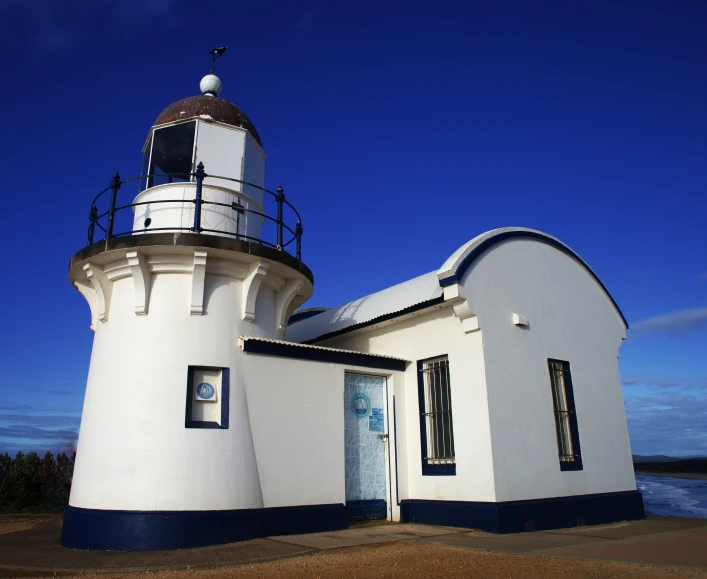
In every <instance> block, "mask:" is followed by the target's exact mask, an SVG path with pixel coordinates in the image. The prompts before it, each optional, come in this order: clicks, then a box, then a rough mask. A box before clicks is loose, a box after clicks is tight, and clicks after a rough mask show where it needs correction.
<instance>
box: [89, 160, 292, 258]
mask: <svg viewBox="0 0 707 579" xmlns="http://www.w3.org/2000/svg"><path fill="white" fill-rule="evenodd" d="M155 177H160V178H163V179H166V180H167V182H166V183H163V184H159V185H154V186H151V187H147V188H144V189H142V190H141V191H139V192H138V193H137V195H136V196H135V198H134V199H133V201H132V203H130V204H121V203H120V199H119V196H120V195H124V192H125V190H126V189H127V188H128V187H129V186H130V185H133V186H134V185H136V184H138V183H152V182H154V179H155ZM244 191H249V192H251V191H257V192H259V193H260V195H259V196H260V197H263V200H264V201H263V202H260V201H258V199H257V197H258V195H255V194H252V193H251V194H250V195H249V194H247V193H245V192H244ZM268 201H269V202H270V204H271V205H273V207H272V208H270V209H268V208H266V207H264V205H265V204H266V203H267V202H268ZM101 209H102V210H101ZM128 210H129V211H130V213H131V214H130V215H128ZM286 211H289V213H290V218H291V219H289V220H288V219H286V218H285V217H283V216H284V215H285V212H286ZM292 217H294V219H292ZM128 219H130V221H128ZM293 221H294V222H293ZM158 232H159V233H166V232H172V233H179V232H184V233H187V232H189V233H204V234H208V235H215V236H219V237H231V238H235V239H241V240H245V241H250V242H255V243H258V244H259V245H263V246H267V247H272V248H274V249H278V250H283V251H288V252H289V253H292V254H294V255H295V256H296V258H297V259H298V260H300V259H301V254H302V221H301V217H300V215H299V213H298V212H297V210H296V209H295V207H294V206H293V205H292V204H291V203H290V202H289V201H287V200H286V197H285V194H284V190H283V189H282V188H281V187H280V188H278V190H277V192H273V191H269V190H267V189H265V188H264V187H261V186H259V185H256V184H253V183H248V182H246V181H242V180H239V179H234V178H232V177H222V176H218V175H210V174H208V173H206V171H205V167H204V166H203V164H201V163H200V164H199V167H198V168H197V170H196V171H195V172H194V173H187V174H184V173H178V174H159V175H141V176H139V177H133V178H130V179H125V180H121V179H120V178H119V176H118V174H117V173H116V175H115V177H114V178H113V180H112V181H111V184H110V186H109V187H107V188H106V189H104V190H103V191H101V192H100V193H99V194H98V195H97V196H96V197H95V198H94V200H93V202H92V204H91V211H90V215H89V228H88V245H92V244H93V243H95V242H96V241H98V240H100V239H101V238H102V239H104V240H107V239H112V238H118V237H126V236H130V235H142V234H147V233H158Z"/></svg>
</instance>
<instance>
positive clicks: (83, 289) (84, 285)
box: [74, 279, 98, 332]
mask: <svg viewBox="0 0 707 579" xmlns="http://www.w3.org/2000/svg"><path fill="white" fill-rule="evenodd" d="M74 285H75V286H76V289H77V290H79V293H80V294H81V295H82V296H83V297H84V298H86V301H87V302H88V307H89V308H90V310H91V330H93V331H94V332H95V331H96V322H97V319H98V295H97V294H96V290H95V289H93V284H91V283H90V282H89V281H87V280H83V279H77V280H76V281H75V282H74Z"/></svg>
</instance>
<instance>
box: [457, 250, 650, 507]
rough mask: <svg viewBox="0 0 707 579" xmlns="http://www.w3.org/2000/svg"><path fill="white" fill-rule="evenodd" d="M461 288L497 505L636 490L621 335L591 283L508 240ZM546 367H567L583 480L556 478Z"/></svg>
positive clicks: (545, 254)
mask: <svg viewBox="0 0 707 579" xmlns="http://www.w3.org/2000/svg"><path fill="white" fill-rule="evenodd" d="M461 286H462V287H461V291H460V293H461V295H462V296H463V297H466V298H467V300H468V302H469V305H470V307H471V309H472V310H473V311H474V313H476V314H477V316H478V321H479V326H480V328H481V331H480V332H478V333H477V335H480V337H481V339H482V340H483V354H484V360H485V365H486V379H487V388H488V397H489V412H490V416H491V440H492V441H493V465H494V466H493V468H494V474H495V486H496V500H498V501H510V500H521V499H534V498H542V497H553V496H568V495H580V494H591V493H603V492H616V491H625V490H635V488H636V483H635V478H634V474H633V468H632V462H631V450H630V446H629V439H628V431H627V426H626V418H625V413H624V405H623V398H622V394H621V385H620V380H619V372H618V364H617V356H618V348H619V346H620V345H621V340H622V338H623V337H625V328H624V325H623V322H622V320H621V318H620V317H619V315H618V314H617V312H616V310H615V309H614V307H613V305H612V304H611V302H610V301H609V299H608V298H607V296H606V294H605V293H604V292H603V291H602V290H601V288H600V287H599V286H598V284H597V283H596V282H595V281H594V280H593V278H592V277H591V276H590V275H589V274H588V273H587V272H586V270H585V269H584V268H582V267H581V266H580V265H579V264H578V263H577V262H576V261H574V260H573V259H572V258H570V257H568V256H567V255H565V254H564V253H562V252H560V251H558V250H557V249H554V248H553V247H551V246H549V245H546V244H544V243H540V242H538V241H533V240H511V241H506V242H503V243H501V244H499V245H496V246H494V247H493V248H492V249H490V250H488V251H487V252H486V253H485V254H483V255H482V256H481V257H480V258H479V259H478V260H477V261H476V262H475V263H474V265H473V266H472V268H470V270H469V271H468V272H467V273H466V275H465V277H464V279H463V280H462V284H461ZM513 313H518V314H521V315H523V316H526V317H527V319H528V322H529V325H528V326H527V327H526V328H521V327H517V326H514V325H513V323H512V315H513ZM548 358H555V359H559V360H566V361H569V363H570V368H571V373H572V382H573V385H574V396H575V403H576V409H577V420H578V426H579V437H580V445H581V451H582V460H583V463H584V470H582V471H576V472H572V471H566V472H562V471H560V466H559V461H558V450H557V438H556V433H555V424H554V417H553V405H552V394H551V389H550V378H549V376H548V367H547V359H548ZM454 402H455V408H458V406H456V400H455V401H454ZM457 422H458V421H457V420H456V419H455V427H456V424H457ZM457 448H458V449H459V450H458V452H461V448H462V446H461V442H460V443H459V444H458V446H457Z"/></svg>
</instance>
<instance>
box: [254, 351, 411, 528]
mask: <svg viewBox="0 0 707 579" xmlns="http://www.w3.org/2000/svg"><path fill="white" fill-rule="evenodd" d="M242 369H243V381H244V383H245V385H246V386H245V388H246V398H247V405H248V409H247V412H248V417H249V420H250V428H251V431H252V433H253V443H254V445H255V452H256V457H257V472H258V477H259V480H260V485H261V489H262V495H263V503H264V505H265V506H266V507H280V506H289V505H316V504H330V503H334V504H341V503H344V502H345V486H344V484H345V483H344V373H345V372H347V371H353V372H359V373H364V374H375V375H381V376H387V377H388V400H389V404H391V405H392V396H393V393H394V390H395V385H396V384H397V383H402V382H403V373H402V372H389V371H385V370H383V371H376V370H374V369H371V368H361V367H356V366H348V365H343V364H331V363H327V362H315V361H308V360H297V359H291V358H278V357H273V356H264V355H257V354H244V355H243V359H242ZM391 420H392V418H391ZM386 426H389V432H391V435H392V426H391V425H386ZM390 445H392V442H391V443H390ZM391 453H392V449H391ZM394 461H395V456H394V454H391V456H386V471H388V465H389V464H390V465H394ZM389 475H390V473H387V476H389ZM392 476H393V478H392V480H391V479H389V480H388V489H391V488H392V489H393V501H392V502H393V505H392V506H393V513H392V516H393V518H394V520H398V519H399V511H398V508H397V505H396V504H395V503H396V500H395V473H394V472H393V473H392ZM386 500H387V502H388V503H389V506H390V503H391V500H390V497H387V498H386Z"/></svg>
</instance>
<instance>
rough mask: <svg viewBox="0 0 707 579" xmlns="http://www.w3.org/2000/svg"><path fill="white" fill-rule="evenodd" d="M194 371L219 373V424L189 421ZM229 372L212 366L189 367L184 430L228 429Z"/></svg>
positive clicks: (192, 398) (226, 369)
mask: <svg viewBox="0 0 707 579" xmlns="http://www.w3.org/2000/svg"><path fill="white" fill-rule="evenodd" d="M194 370H207V371H210V372H221V424H219V423H218V422H203V421H199V420H192V419H191V411H192V404H193V400H194V388H193V382H194ZM229 378H230V371H229V369H228V368H216V367H214V366H189V368H188V370H187V403H186V413H185V415H184V428H216V429H220V430H226V429H227V428H228V402H229V400H230V384H229V383H230V380H229Z"/></svg>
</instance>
